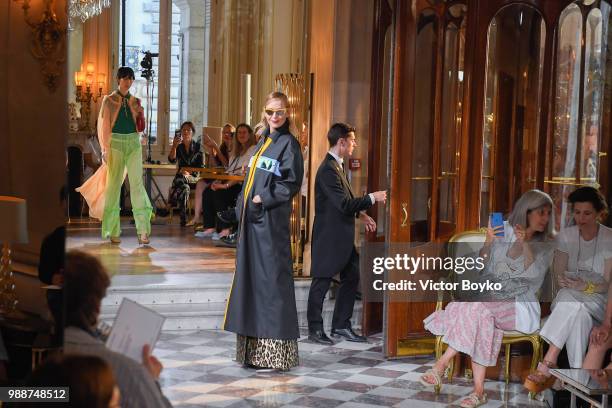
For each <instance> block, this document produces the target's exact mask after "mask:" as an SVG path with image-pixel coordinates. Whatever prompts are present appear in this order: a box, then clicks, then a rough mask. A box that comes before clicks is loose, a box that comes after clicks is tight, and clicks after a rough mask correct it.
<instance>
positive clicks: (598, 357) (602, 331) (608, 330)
mask: <svg viewBox="0 0 612 408" xmlns="http://www.w3.org/2000/svg"><path fill="white" fill-rule="evenodd" d="M608 262H610V261H608ZM611 348H612V280H611V281H610V284H609V285H608V301H607V306H606V315H605V317H604V319H603V321H602V323H601V325H599V326H595V327H593V330H591V335H590V341H589V351H588V352H587V354H586V357H585V358H584V362H583V363H582V368H585V369H589V370H598V369H600V368H601V366H602V364H603V362H604V358H605V357H606V353H607V352H608V350H610V349H611ZM606 369H612V362H610V363H609V364H608V366H607V367H606Z"/></svg>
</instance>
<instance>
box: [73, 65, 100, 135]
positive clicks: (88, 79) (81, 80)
mask: <svg viewBox="0 0 612 408" xmlns="http://www.w3.org/2000/svg"><path fill="white" fill-rule="evenodd" d="M95 71H96V69H95V66H94V64H93V62H88V63H87V68H86V71H85V72H83V71H82V70H81V71H79V72H75V73H74V82H75V84H76V101H77V102H79V103H80V104H81V122H80V123H79V130H82V131H86V132H92V129H91V126H90V122H89V118H90V116H91V101H92V100H93V102H94V103H96V102H98V99H100V97H102V88H104V83H105V82H106V74H98V76H97V85H98V90H97V92H96V93H95V94H94V93H93V92H92V88H93V85H94V78H96V76H95ZM83 87H85V89H84V90H83Z"/></svg>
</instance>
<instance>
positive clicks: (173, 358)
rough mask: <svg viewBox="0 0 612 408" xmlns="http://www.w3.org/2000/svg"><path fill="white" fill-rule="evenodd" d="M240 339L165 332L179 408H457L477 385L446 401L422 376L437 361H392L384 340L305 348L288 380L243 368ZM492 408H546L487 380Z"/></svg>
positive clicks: (161, 347) (168, 371)
mask: <svg viewBox="0 0 612 408" xmlns="http://www.w3.org/2000/svg"><path fill="white" fill-rule="evenodd" d="M235 344H236V336H235V335H234V334H232V333H227V332H223V331H212V330H204V331H197V332H184V331H182V332H164V333H162V336H161V338H160V341H159V342H158V343H157V345H156V348H155V350H154V354H155V355H156V356H157V357H158V358H159V359H160V360H161V361H162V363H163V364H164V370H163V372H162V374H161V378H160V383H161V385H162V388H163V391H164V394H165V395H166V396H167V397H168V398H169V399H170V401H172V403H173V404H174V405H175V406H177V407H182V408H187V407H231V408H235V407H318V408H319V407H320V408H332V407H340V408H366V407H398V408H419V407H427V408H437V407H457V406H458V403H459V401H461V399H462V397H464V396H465V395H467V394H469V392H470V391H471V381H468V380H465V379H462V378H457V379H454V380H453V384H445V386H444V387H443V389H442V393H441V394H440V395H436V394H434V393H433V392H432V391H429V390H426V389H425V387H423V386H422V385H421V384H420V383H419V382H418V377H419V375H420V374H421V373H423V372H425V371H426V370H427V369H428V368H430V367H431V365H432V364H433V359H432V357H413V358H404V359H400V360H385V359H384V358H383V357H382V354H381V339H380V338H377V337H372V338H369V343H367V344H364V343H351V342H347V341H342V342H339V343H336V344H335V345H334V346H332V347H329V346H322V345H318V344H313V343H310V342H309V341H308V340H307V339H306V336H302V338H301V339H300V341H299V352H300V366H299V367H297V368H295V369H292V370H291V371H289V372H286V373H278V372H271V373H270V372H268V373H262V372H257V371H255V370H252V369H246V368H242V366H240V365H239V364H237V363H236V362H235V361H234V360H233V359H234V355H235V354H234V353H235ZM485 388H486V389H487V394H488V396H489V402H488V403H487V404H486V405H484V407H486V408H498V407H521V408H522V407H545V406H546V405H545V404H543V403H541V402H538V401H531V400H529V399H528V397H527V393H526V392H525V391H524V389H523V388H522V386H521V384H510V385H508V386H506V385H505V384H504V383H503V382H496V381H487V382H486V384H485Z"/></svg>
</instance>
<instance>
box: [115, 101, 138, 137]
mask: <svg viewBox="0 0 612 408" xmlns="http://www.w3.org/2000/svg"><path fill="white" fill-rule="evenodd" d="M117 93H118V94H119V95H121V93H120V92H119V91H117ZM121 96H122V99H121V107H120V108H119V113H118V114H117V120H116V121H115V124H114V125H113V133H119V134H122V135H127V134H130V133H136V123H134V118H133V117H132V111H131V110H130V106H129V104H128V100H129V99H130V93H129V92H128V93H127V94H126V95H125V96H123V95H121Z"/></svg>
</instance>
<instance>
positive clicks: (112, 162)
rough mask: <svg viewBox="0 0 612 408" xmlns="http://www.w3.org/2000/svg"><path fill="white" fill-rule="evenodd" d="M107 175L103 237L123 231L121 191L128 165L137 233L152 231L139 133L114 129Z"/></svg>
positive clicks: (112, 235)
mask: <svg viewBox="0 0 612 408" xmlns="http://www.w3.org/2000/svg"><path fill="white" fill-rule="evenodd" d="M106 160H107V165H108V179H107V183H108V184H107V186H106V198H105V202H104V215H103V217H102V238H103V239H106V238H108V237H109V236H110V237H118V236H119V235H121V226H120V222H119V221H120V219H119V210H120V208H119V195H120V194H121V185H122V184H123V179H124V177H125V170H126V168H127V175H128V179H129V180H130V200H131V202H132V213H133V215H134V221H136V231H137V233H138V235H141V234H147V235H150V234H151V217H152V215H153V208H152V207H151V201H149V196H148V195H147V192H146V190H145V188H144V184H143V182H142V147H141V145H140V136H139V135H138V133H130V134H126V135H124V134H119V133H113V134H112V137H111V143H110V151H109V152H108V157H107V159H106Z"/></svg>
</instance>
